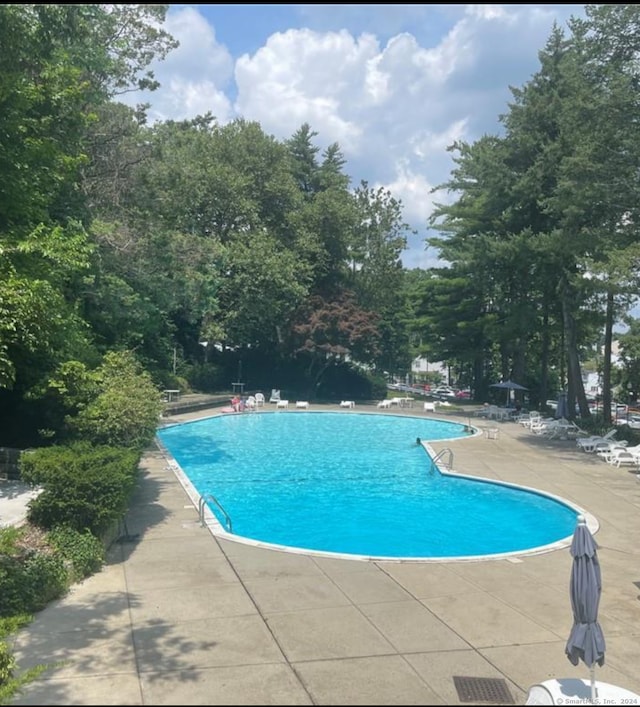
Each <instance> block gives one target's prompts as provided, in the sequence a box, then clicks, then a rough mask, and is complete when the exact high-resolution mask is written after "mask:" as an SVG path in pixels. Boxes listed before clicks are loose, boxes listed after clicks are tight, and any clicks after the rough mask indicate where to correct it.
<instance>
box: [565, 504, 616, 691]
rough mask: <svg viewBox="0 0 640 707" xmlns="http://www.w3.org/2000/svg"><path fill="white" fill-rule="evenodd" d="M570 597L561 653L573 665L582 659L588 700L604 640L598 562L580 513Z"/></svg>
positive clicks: (575, 539) (602, 654)
mask: <svg viewBox="0 0 640 707" xmlns="http://www.w3.org/2000/svg"><path fill="white" fill-rule="evenodd" d="M571 556H572V557H573V565H572V568H571V583H570V597H571V609H572V611H573V626H572V628H571V633H570V634H569V640H568V641H567V645H566V647H565V653H566V654H567V657H568V658H569V660H570V661H571V662H572V663H573V665H578V663H579V662H580V661H582V662H583V663H584V664H585V665H586V666H587V667H588V668H589V672H590V676H591V702H592V703H594V704H595V700H596V699H597V697H598V693H597V688H596V678H595V666H596V663H597V664H598V665H600V666H602V665H604V653H605V649H606V646H605V641H604V635H603V633H602V628H601V627H600V624H599V623H598V607H599V605H600V593H601V591H602V579H601V576H600V562H599V561H598V554H597V545H596V541H595V540H594V539H593V536H592V535H591V532H590V531H589V528H587V522H586V520H585V518H584V516H578V525H577V526H576V529H575V532H574V534H573V539H572V541H571Z"/></svg>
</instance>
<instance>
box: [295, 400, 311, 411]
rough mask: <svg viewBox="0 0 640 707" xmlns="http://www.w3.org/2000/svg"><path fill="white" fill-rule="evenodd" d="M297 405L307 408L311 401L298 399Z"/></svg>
mask: <svg viewBox="0 0 640 707" xmlns="http://www.w3.org/2000/svg"><path fill="white" fill-rule="evenodd" d="M296 407H297V408H304V409H305V410H306V409H307V408H308V407H309V402H308V401H307V400H296Z"/></svg>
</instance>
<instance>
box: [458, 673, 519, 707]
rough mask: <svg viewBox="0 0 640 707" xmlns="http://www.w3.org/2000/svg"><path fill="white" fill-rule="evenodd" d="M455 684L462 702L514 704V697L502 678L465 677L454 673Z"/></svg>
mask: <svg viewBox="0 0 640 707" xmlns="http://www.w3.org/2000/svg"><path fill="white" fill-rule="evenodd" d="M453 684H454V685H455V686H456V690H457V691H458V697H459V699H460V702H473V703H474V704H478V702H492V703H493V704H501V705H505V704H506V705H512V704H513V697H512V696H511V693H510V692H509V688H508V687H507V683H506V682H505V681H504V680H503V679H502V678H465V677H460V676H459V675H454V676H453Z"/></svg>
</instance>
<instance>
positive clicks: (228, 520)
mask: <svg viewBox="0 0 640 707" xmlns="http://www.w3.org/2000/svg"><path fill="white" fill-rule="evenodd" d="M207 501H213V503H215V504H216V506H218V508H219V509H220V512H221V513H222V515H223V516H224V519H225V522H226V524H227V530H228V531H229V532H230V533H233V528H232V525H231V518H230V516H229V514H228V513H227V512H226V511H225V509H224V508H223V507H222V504H221V503H220V501H218V499H217V498H216V497H215V496H214V495H212V494H210V493H207V494H205V495H204V496H200V500H199V501H198V516H199V517H200V525H201V526H202V527H203V528H204V526H205V522H204V507H205V506H206V505H207Z"/></svg>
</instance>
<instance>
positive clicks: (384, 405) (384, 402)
mask: <svg viewBox="0 0 640 707" xmlns="http://www.w3.org/2000/svg"><path fill="white" fill-rule="evenodd" d="M378 407H379V408H390V407H391V400H389V399H387V400H381V401H380V402H379V403H378Z"/></svg>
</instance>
